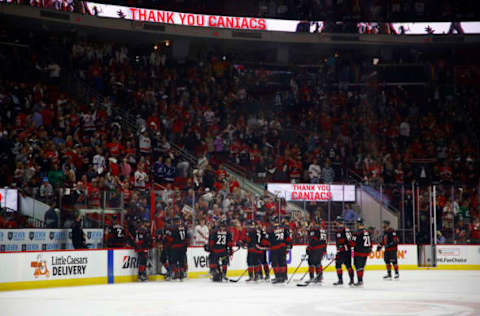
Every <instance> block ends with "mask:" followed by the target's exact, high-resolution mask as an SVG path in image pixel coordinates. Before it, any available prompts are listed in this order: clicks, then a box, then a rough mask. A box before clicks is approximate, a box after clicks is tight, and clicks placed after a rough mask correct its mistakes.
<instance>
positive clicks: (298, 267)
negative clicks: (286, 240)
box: [287, 256, 307, 284]
mask: <svg viewBox="0 0 480 316" xmlns="http://www.w3.org/2000/svg"><path fill="white" fill-rule="evenodd" d="M306 258H307V257H306V256H303V258H302V260H301V261H300V263H299V264H298V266H297V268H296V269H295V271H293V274H292V277H291V278H290V279H289V280H288V281H287V284H288V283H290V281H292V279H293V276H294V275H295V273H297V271H298V269H300V266H301V265H302V263H303V262H305V259H306Z"/></svg>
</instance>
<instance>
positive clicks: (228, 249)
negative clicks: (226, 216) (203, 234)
mask: <svg viewBox="0 0 480 316" xmlns="http://www.w3.org/2000/svg"><path fill="white" fill-rule="evenodd" d="M232 247H233V242H232V234H231V233H230V232H229V231H227V225H226V223H225V222H224V221H221V222H220V225H219V227H218V229H214V230H213V231H211V232H210V234H209V236H208V246H206V247H205V250H207V251H208V252H210V274H211V275H212V280H213V281H214V282H221V281H222V280H227V265H228V261H229V256H231V255H232V254H233V250H232ZM220 266H221V270H220Z"/></svg>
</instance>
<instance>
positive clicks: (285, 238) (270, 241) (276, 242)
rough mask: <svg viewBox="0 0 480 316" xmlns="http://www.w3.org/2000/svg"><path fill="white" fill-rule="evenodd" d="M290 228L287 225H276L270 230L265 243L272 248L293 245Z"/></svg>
mask: <svg viewBox="0 0 480 316" xmlns="http://www.w3.org/2000/svg"><path fill="white" fill-rule="evenodd" d="M291 242H292V239H291V238H290V229H289V228H288V227H286V226H276V227H275V226H274V227H272V228H270V230H268V238H267V240H266V241H265V243H264V244H266V245H267V246H269V247H270V250H277V249H281V248H285V247H290V246H291Z"/></svg>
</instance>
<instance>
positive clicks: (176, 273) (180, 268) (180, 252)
mask: <svg viewBox="0 0 480 316" xmlns="http://www.w3.org/2000/svg"><path fill="white" fill-rule="evenodd" d="M165 233H166V239H167V244H168V247H169V249H170V258H171V263H170V264H171V266H172V271H173V279H174V280H175V279H179V280H183V278H184V276H185V259H184V258H185V253H186V251H187V246H188V235H187V229H186V228H185V226H184V225H183V222H182V220H181V218H180V217H179V216H176V217H175V221H174V225H173V226H171V227H169V228H168V229H167V231H166V232H165Z"/></svg>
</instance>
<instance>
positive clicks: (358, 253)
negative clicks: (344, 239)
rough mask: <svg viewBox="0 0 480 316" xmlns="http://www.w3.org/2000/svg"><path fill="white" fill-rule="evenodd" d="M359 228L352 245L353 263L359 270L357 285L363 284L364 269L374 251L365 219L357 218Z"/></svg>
mask: <svg viewBox="0 0 480 316" xmlns="http://www.w3.org/2000/svg"><path fill="white" fill-rule="evenodd" d="M357 225H358V230H357V231H356V232H355V234H353V239H352V245H353V247H354V248H353V249H354V257H353V264H354V266H355V270H356V271H357V279H358V280H357V283H355V286H357V287H359V286H362V285H363V271H364V268H365V265H366V263H367V259H368V255H369V254H370V252H371V251H372V241H371V236H370V232H369V231H368V230H367V229H366V228H365V226H364V225H363V219H361V218H358V219H357Z"/></svg>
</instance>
